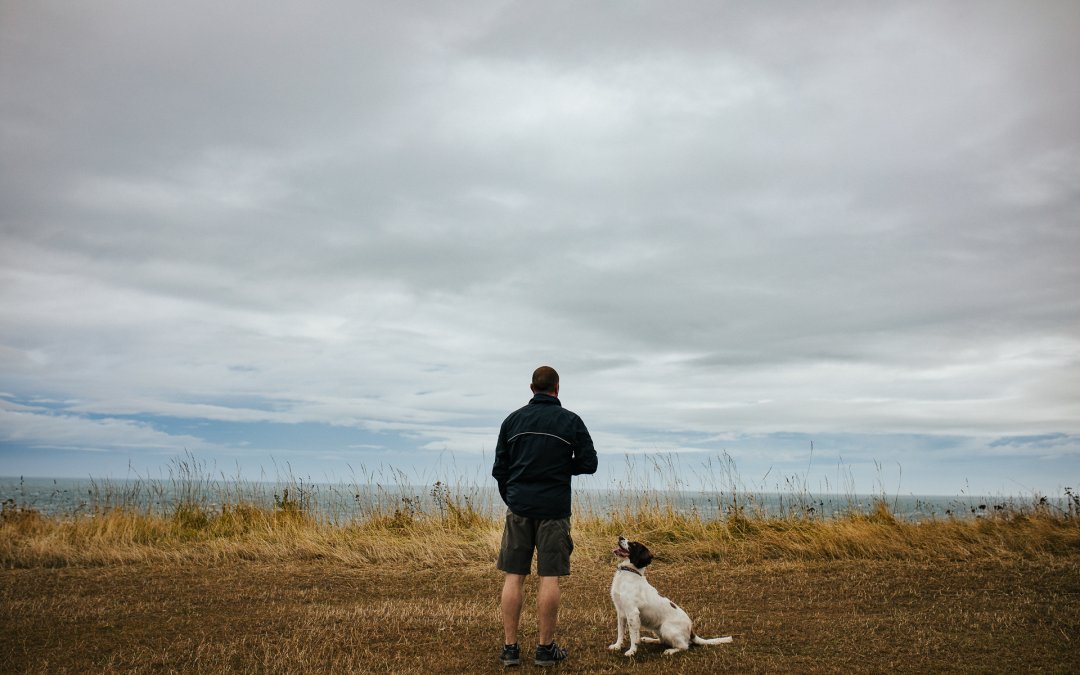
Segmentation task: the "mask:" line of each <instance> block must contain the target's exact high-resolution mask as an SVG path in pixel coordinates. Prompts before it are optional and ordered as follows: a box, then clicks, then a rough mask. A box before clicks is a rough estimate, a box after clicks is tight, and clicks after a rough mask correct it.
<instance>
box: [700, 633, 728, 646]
mask: <svg viewBox="0 0 1080 675" xmlns="http://www.w3.org/2000/svg"><path fill="white" fill-rule="evenodd" d="M690 640H691V641H692V642H693V643H694V644H696V645H722V644H726V643H728V642H731V636H730V635H728V636H726V637H718V638H703V637H701V636H700V635H695V634H693V633H691V634H690Z"/></svg>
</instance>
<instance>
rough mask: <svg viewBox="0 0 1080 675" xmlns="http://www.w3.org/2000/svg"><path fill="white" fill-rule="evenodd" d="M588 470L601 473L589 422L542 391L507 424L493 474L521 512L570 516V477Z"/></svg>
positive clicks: (528, 515) (549, 516)
mask: <svg viewBox="0 0 1080 675" xmlns="http://www.w3.org/2000/svg"><path fill="white" fill-rule="evenodd" d="M583 473H596V449H595V448H593V442H592V437H591V436H589V430H588V429H586V428H585V423H584V422H582V421H581V418H580V417H578V416H577V415H575V414H574V413H572V412H570V411H569V410H566V409H564V408H563V407H562V404H561V403H559V399H557V398H555V397H554V396H549V395H547V394H537V395H535V396H533V398H532V400H531V401H529V404H528V405H527V406H525V407H524V408H520V409H518V410H515V411H514V412H512V413H510V416H509V417H507V418H506V420H505V421H504V422H503V423H502V428H501V429H499V442H498V444H497V445H496V446H495V466H494V467H493V468H492V469H491V475H492V476H494V477H495V480H497V481H498V482H499V494H500V495H502V499H503V501H504V502H506V505H507V506H508V507H509V508H510V510H511V511H513V512H514V513H516V514H517V515H519V516H525V517H526V518H538V519H556V518H569V517H570V477H571V476H578V475H580V474H583Z"/></svg>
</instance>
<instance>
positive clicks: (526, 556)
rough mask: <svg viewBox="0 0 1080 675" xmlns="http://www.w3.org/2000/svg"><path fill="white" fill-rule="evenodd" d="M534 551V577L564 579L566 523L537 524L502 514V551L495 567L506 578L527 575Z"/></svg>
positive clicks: (570, 544)
mask: <svg viewBox="0 0 1080 675" xmlns="http://www.w3.org/2000/svg"><path fill="white" fill-rule="evenodd" d="M534 549H535V550H536V573H537V575H539V576H542V577H565V576H567V575H569V574H570V553H571V552H573V550H574V540H573V539H572V538H571V537H570V519H569V518H559V519H557V520H538V519H535V518H526V517H524V516H519V515H517V514H515V513H513V512H511V511H510V510H509V509H507V510H506V524H505V525H504V526H503V536H502V547H501V548H500V549H499V560H498V562H496V563H495V566H496V567H497V568H498V569H500V570H502V571H503V572H506V573H508V574H521V575H527V574H529V570H530V569H531V568H532V556H533V550H534Z"/></svg>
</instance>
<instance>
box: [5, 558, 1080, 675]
mask: <svg viewBox="0 0 1080 675" xmlns="http://www.w3.org/2000/svg"><path fill="white" fill-rule="evenodd" d="M590 555H591V557H590V556H581V555H578V554H575V558H574V574H573V576H571V577H569V578H567V579H565V580H564V583H563V603H562V611H561V614H560V625H559V633H558V639H559V641H560V642H561V643H562V644H564V645H565V646H567V647H568V648H569V649H570V659H569V660H568V661H567V662H566V663H565V664H563V665H561V666H559V667H558V670H561V671H567V672H630V671H643V672H650V673H651V672H657V671H660V672H681V673H716V672H766V671H771V672H845V673H847V672H948V671H956V672H971V671H976V672H1080V558H1078V557H1077V556H1041V557H1038V558H1027V557H1021V556H1016V557H1011V558H1000V557H994V558H992V559H985V560H982V559H966V560H960V561H957V560H950V559H940V560H918V561H911V560H858V559H854V560H853V559H849V560H839V561H810V562H799V561H761V562H753V563H749V562H744V563H738V564H732V563H727V562H716V561H692V562H665V561H664V560H662V559H661V560H659V561H657V562H656V563H655V564H654V566H653V567H651V568H650V571H649V579H650V581H651V582H652V583H653V584H654V585H655V586H657V588H658V589H660V591H661V593H662V594H664V595H667V596H669V597H671V598H672V599H673V600H675V601H676V602H678V603H679V604H680V605H682V606H683V607H685V608H686V609H687V611H688V612H689V613H690V615H691V617H693V618H694V620H695V628H696V630H697V632H698V633H699V634H701V635H703V636H707V637H712V636H716V635H733V636H734V637H735V642H734V643H733V644H729V645H719V646H713V647H697V648H694V649H692V650H691V651H690V652H687V653H683V654H679V655H676V656H673V657H665V656H662V655H661V653H660V652H661V648H660V647H658V646H655V645H644V646H643V648H642V649H641V651H639V653H638V655H637V657H636V658H634V659H627V658H625V657H623V656H622V655H621V654H619V653H614V652H609V651H608V650H607V649H606V646H607V645H608V644H609V643H610V642H611V641H612V640H613V639H614V636H615V613H614V610H613V608H612V606H611V601H610V599H609V597H608V595H607V594H608V587H609V584H610V580H611V575H612V568H613V562H612V560H611V559H610V558H607V557H605V556H603V555H600V554H590ZM500 586H501V578H500V575H499V573H498V572H496V571H495V570H494V569H493V568H492V567H491V565H490V561H478V562H476V563H470V564H461V563H443V562H440V561H439V560H417V561H415V562H413V563H411V564H405V565H395V566H393V567H385V566H354V567H346V566H342V565H341V564H340V563H335V562H330V561H327V560H319V559H313V560H307V561H298V560H282V561H280V562H266V561H235V560H232V561H225V562H192V561H190V560H183V559H180V560H178V561H177V562H161V561H157V562H152V563H151V562H146V563H134V564H131V563H129V564H115V565H103V566H83V567H59V568H46V567H31V568H23V569H3V570H0V611H2V613H3V614H2V615H3V617H4V627H3V630H2V631H0V655H2V661H0V663H2V669H3V671H4V672H49V673H65V672H80V673H82V672H111V671H123V672H184V673H190V672H222V671H238V672H499V671H501V670H502V667H501V666H500V665H499V664H498V663H497V660H496V657H497V654H498V646H499V644H500V642H501V629H500V624H499V618H498V617H499V615H498V592H499V589H500ZM527 588H528V589H529V592H530V596H529V597H528V598H527V608H526V611H525V616H524V617H523V622H522V635H521V642H522V644H523V645H525V646H530V648H531V645H532V644H535V639H536V633H535V616H534V614H533V613H532V608H531V607H530V606H529V605H530V604H531V600H532V595H531V593H532V592H533V591H534V590H535V586H534V585H533V584H529V585H528V586H527ZM527 651H528V650H523V652H527ZM530 656H531V654H530ZM520 670H522V671H535V670H539V669H538V668H537V667H535V666H533V665H532V663H531V658H529V659H527V660H526V662H525V664H524V665H523V666H522V667H521V668H520Z"/></svg>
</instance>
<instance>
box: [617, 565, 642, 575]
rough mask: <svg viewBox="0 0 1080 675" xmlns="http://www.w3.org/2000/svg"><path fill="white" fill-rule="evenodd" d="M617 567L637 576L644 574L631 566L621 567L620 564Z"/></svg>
mask: <svg viewBox="0 0 1080 675" xmlns="http://www.w3.org/2000/svg"><path fill="white" fill-rule="evenodd" d="M619 569H620V570H622V571H623V572H633V573H634V574H636V575H638V576H639V577H643V576H645V575H644V574H642V573H641V572H639V571H638V570H636V569H634V568H633V567H623V566H622V565H619Z"/></svg>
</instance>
